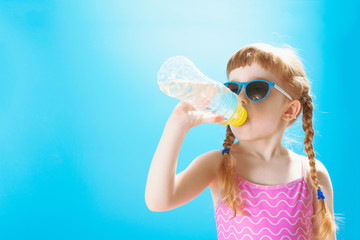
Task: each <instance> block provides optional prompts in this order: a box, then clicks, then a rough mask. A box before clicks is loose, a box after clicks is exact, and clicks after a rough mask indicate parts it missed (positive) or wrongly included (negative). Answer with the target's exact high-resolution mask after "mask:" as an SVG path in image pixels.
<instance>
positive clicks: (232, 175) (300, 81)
mask: <svg viewBox="0 0 360 240" xmlns="http://www.w3.org/2000/svg"><path fill="white" fill-rule="evenodd" d="M254 61H255V62H256V63H258V64H259V65H260V66H261V67H262V68H264V69H266V70H268V71H270V72H273V73H276V74H278V76H280V77H281V78H282V80H283V81H284V82H286V85H285V86H284V87H285V89H284V90H285V91H286V92H288V93H289V94H290V95H291V96H292V98H293V99H296V100H299V101H300V103H301V108H302V113H303V116H302V122H303V124H302V128H303V130H304V131H305V139H304V145H305V152H306V154H307V156H308V159H309V165H310V167H311V170H310V174H311V179H312V181H313V183H314V185H315V186H316V188H317V189H318V190H321V187H320V185H319V181H318V177H317V174H316V167H315V153H314V150H313V144H312V141H313V136H314V129H313V126H312V118H313V103H312V98H311V96H310V82H309V80H308V78H307V76H306V74H305V70H304V67H303V65H302V63H301V60H300V59H299V57H298V55H297V54H296V51H295V50H294V49H293V48H291V47H290V46H288V45H286V46H285V47H282V48H278V47H274V46H271V45H269V44H265V43H254V44H249V45H246V46H244V47H243V48H241V49H240V50H238V51H237V52H236V53H235V54H233V55H232V56H231V58H230V59H229V61H228V64H227V69H226V71H227V78H228V79H229V74H230V72H231V71H232V70H234V69H236V68H239V67H244V66H246V65H248V66H250V65H251V64H252V63H253V62H254ZM300 114H301V111H300V112H299V114H298V115H297V116H296V118H298V117H299V115H300ZM295 121H296V119H293V120H291V121H290V122H289V125H288V127H289V126H291V125H292V124H293V123H294V122H295ZM234 141H235V136H234V134H233V133H232V131H231V129H230V126H229V125H228V126H227V129H226V138H225V140H224V143H223V147H224V148H228V149H231V146H232V145H233V144H234ZM230 154H231V151H230V152H225V153H224V155H223V158H222V161H221V164H220V167H219V180H220V183H221V184H220V185H221V191H222V194H223V196H224V197H223V199H222V201H226V203H227V204H228V205H229V206H230V207H231V209H232V210H233V212H234V216H233V218H234V217H235V216H236V213H237V212H240V214H241V215H245V216H246V215H247V214H246V213H245V212H244V211H243V209H244V204H245V203H244V200H243V199H242V198H241V197H240V195H239V194H238V193H239V188H238V185H237V181H236V172H235V166H236V161H235V159H234V158H232V157H230ZM319 206H320V207H319V210H318V211H317V212H315V213H314V215H313V216H312V218H311V221H312V222H313V224H317V223H319V224H320V228H319V232H318V233H317V234H316V233H313V238H315V239H326V237H328V236H331V234H332V233H334V232H335V230H336V223H335V220H334V219H333V218H332V216H331V213H330V211H329V209H328V207H327V206H326V204H325V201H324V199H322V198H320V199H319Z"/></svg>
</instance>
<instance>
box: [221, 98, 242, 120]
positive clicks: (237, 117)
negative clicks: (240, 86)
mask: <svg viewBox="0 0 360 240" xmlns="http://www.w3.org/2000/svg"><path fill="white" fill-rule="evenodd" d="M246 118H247V111H246V109H245V108H244V107H243V106H242V105H241V102H240V99H239V98H237V103H236V109H235V112H234V114H233V115H232V116H231V117H230V118H228V119H227V120H225V121H223V122H220V123H219V124H221V125H232V126H234V127H238V126H241V125H242V124H243V123H244V122H245V121H246Z"/></svg>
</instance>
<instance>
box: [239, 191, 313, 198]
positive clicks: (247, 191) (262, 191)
mask: <svg viewBox="0 0 360 240" xmlns="http://www.w3.org/2000/svg"><path fill="white" fill-rule="evenodd" d="M242 192H243V193H248V194H249V196H250V197H251V198H258V197H259V195H260V194H261V193H264V194H265V195H267V196H268V198H270V199H271V200H274V199H277V198H278V197H279V195H280V194H284V195H285V196H286V197H287V198H288V199H289V200H293V199H294V198H296V195H297V194H298V193H300V194H301V195H302V197H303V198H305V199H308V198H309V197H310V194H309V195H308V196H305V195H304V194H303V193H302V192H296V193H295V194H294V197H293V198H291V197H290V196H289V195H288V194H286V193H285V192H279V193H278V194H277V195H276V196H275V197H273V198H272V197H270V195H269V194H268V193H267V192H266V191H261V192H259V193H258V194H257V195H256V196H253V195H251V193H250V192H249V191H248V190H242Z"/></svg>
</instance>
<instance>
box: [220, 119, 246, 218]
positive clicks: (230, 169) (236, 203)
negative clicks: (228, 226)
mask: <svg viewBox="0 0 360 240" xmlns="http://www.w3.org/2000/svg"><path fill="white" fill-rule="evenodd" d="M234 141H235V136H234V134H233V133H232V131H231V129H230V126H229V125H227V128H226V138H225V140H224V143H223V147H224V148H228V149H229V150H231V146H232V145H233V144H234ZM230 154H231V151H229V153H227V152H225V153H224V155H223V159H222V162H221V164H220V169H219V175H220V182H221V189H222V193H223V195H224V198H223V200H225V201H226V202H227V203H228V205H229V206H230V207H231V208H232V209H233V210H234V216H233V218H234V217H235V216H236V212H237V210H238V211H239V212H240V213H241V214H242V215H247V214H245V213H244V212H243V207H244V201H243V199H241V198H240V197H239V192H238V191H237V189H238V187H237V181H236V172H235V167H236V160H235V159H234V158H232V157H230Z"/></svg>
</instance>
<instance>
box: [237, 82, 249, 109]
mask: <svg viewBox="0 0 360 240" xmlns="http://www.w3.org/2000/svg"><path fill="white" fill-rule="evenodd" d="M238 98H240V100H241V105H248V104H249V101H250V100H249V99H248V98H247V96H246V93H245V90H244V87H243V86H242V87H241V89H240V93H239V94H238Z"/></svg>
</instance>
